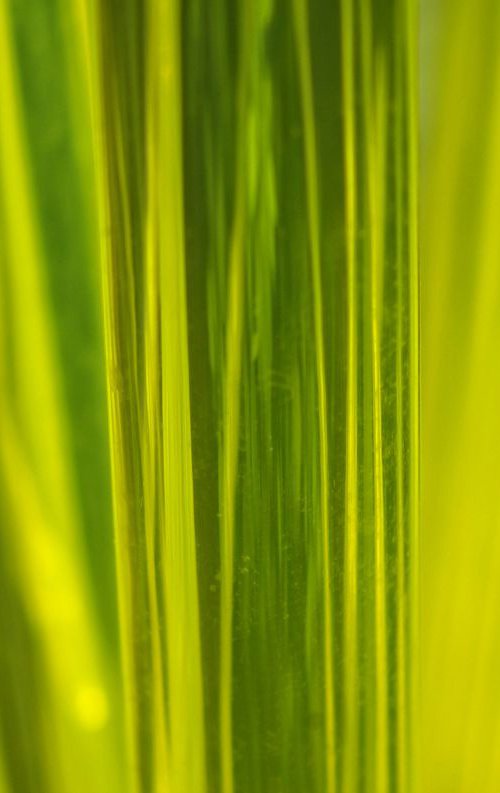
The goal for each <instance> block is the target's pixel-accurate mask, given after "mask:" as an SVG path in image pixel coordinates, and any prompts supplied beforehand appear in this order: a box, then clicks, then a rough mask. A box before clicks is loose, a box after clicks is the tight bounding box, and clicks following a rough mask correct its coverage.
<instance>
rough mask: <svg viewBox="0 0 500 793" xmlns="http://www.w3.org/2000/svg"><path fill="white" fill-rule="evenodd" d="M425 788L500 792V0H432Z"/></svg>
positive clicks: (426, 20)
mask: <svg viewBox="0 0 500 793" xmlns="http://www.w3.org/2000/svg"><path fill="white" fill-rule="evenodd" d="M422 5H423V18H422V24H423V42H424V44H425V46H424V48H423V53H422V56H423V68H424V70H423V80H422V94H421V102H422V108H423V115H422V117H423V129H422V169H421V175H422V194H421V231H422V236H421V261H422V276H421V284H422V409H423V433H422V455H423V456H422V471H423V489H422V496H423V515H422V518H423V519H422V527H423V528H422V573H423V574H422V591H423V614H422V622H421V629H422V632H421V635H422V657H423V730H422V735H423V745H422V758H423V770H424V790H425V791H426V792H427V793H443V791H453V792H454V793H455V792H456V793H476V791H479V790H480V791H482V792H483V791H484V793H494V792H496V791H498V790H499V789H500V667H499V663H498V658H499V653H500V608H499V605H500V498H499V483H500V366H499V360H500V358H499V356H500V222H499V217H500V47H499V41H500V5H499V3H498V2H496V0H478V2H469V0H460V1H457V0H443V2H440V3H431V2H429V3H426V2H424V3H423V4H422Z"/></svg>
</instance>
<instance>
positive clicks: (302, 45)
mask: <svg viewBox="0 0 500 793" xmlns="http://www.w3.org/2000/svg"><path fill="white" fill-rule="evenodd" d="M293 8H294V21H295V33H296V37H297V60H298V69H299V81H300V93H301V101H302V114H303V123H304V155H305V174H306V191H307V218H308V234H309V255H310V260H311V274H312V282H313V303H314V310H313V314H314V340H315V347H316V380H317V389H318V431H319V445H320V497H319V498H320V515H321V534H322V550H323V559H322V564H323V611H324V614H323V618H324V639H323V642H324V647H323V653H324V657H323V662H324V676H325V693H324V697H325V742H326V746H325V754H326V756H325V761H326V791H327V793H333V791H334V790H335V765H336V748H335V713H334V701H333V696H334V693H333V692H334V688H333V686H334V680H333V637H332V583H331V560H330V506H329V495H328V488H329V462H328V429H327V402H326V377H325V352H324V340H323V332H324V331H323V303H322V291H321V258H320V226H319V208H318V176H317V153H316V129H315V123H314V106H313V87H312V74H311V62H310V52H309V24H308V12H307V6H306V3H305V0H294V5H293Z"/></svg>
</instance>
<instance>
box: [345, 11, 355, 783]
mask: <svg viewBox="0 0 500 793" xmlns="http://www.w3.org/2000/svg"><path fill="white" fill-rule="evenodd" d="M353 11H354V10H353V3H352V0H343V2H342V7H341V23H342V33H341V39H342V41H341V44H342V88H343V119H344V130H343V131H344V141H345V153H344V181H345V218H346V219H345V224H346V260H347V261H346V265H347V316H348V318H347V324H348V330H347V388H346V406H347V408H346V410H347V426H346V436H347V440H346V504H345V515H346V526H345V584H344V625H345V651H344V652H345V661H344V666H345V673H344V691H343V694H344V711H345V712H344V718H345V737H344V771H343V789H344V791H345V793H350V791H352V790H355V789H356V788H357V776H358V764H359V744H358V742H359V724H358V722H359V712H358V697H359V687H358V679H357V678H358V674H359V671H358V665H357V639H358V635H357V634H358V602H357V601H358V586H359V583H358V580H357V554H358V530H359V528H358V459H357V457H358V453H357V443H358V438H357V421H358V416H357V410H358V405H357V401H358V395H357V367H358V358H357V315H358V307H357V297H356V286H357V245H356V231H357V184H356V179H357V174H356V137H355V136H356V119H355V99H354V46H353V26H354V13H353Z"/></svg>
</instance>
